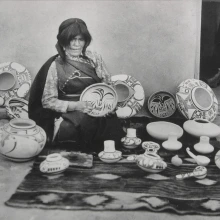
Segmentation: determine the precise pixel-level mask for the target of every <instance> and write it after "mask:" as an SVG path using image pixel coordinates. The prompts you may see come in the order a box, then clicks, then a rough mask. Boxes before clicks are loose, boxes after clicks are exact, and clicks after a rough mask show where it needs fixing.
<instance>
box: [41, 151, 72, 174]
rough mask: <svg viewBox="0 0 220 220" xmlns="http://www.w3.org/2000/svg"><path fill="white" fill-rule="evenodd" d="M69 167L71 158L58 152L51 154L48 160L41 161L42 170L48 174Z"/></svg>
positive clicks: (60, 171)
mask: <svg viewBox="0 0 220 220" xmlns="http://www.w3.org/2000/svg"><path fill="white" fill-rule="evenodd" d="M68 167H69V160H68V159H66V158H64V157H62V156H61V155H60V154H58V153H53V154H49V155H48V156H47V157H46V160H44V161H43V162H41V164H40V171H41V172H42V173H46V174H59V173H62V172H64V171H65V170H66V169H67V168H68Z"/></svg>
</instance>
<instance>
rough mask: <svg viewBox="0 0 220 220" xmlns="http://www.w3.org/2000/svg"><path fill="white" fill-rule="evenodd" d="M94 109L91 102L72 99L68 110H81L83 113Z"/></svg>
mask: <svg viewBox="0 0 220 220" xmlns="http://www.w3.org/2000/svg"><path fill="white" fill-rule="evenodd" d="M92 109H93V107H92V105H91V104H90V103H89V102H85V101H77V102H73V101H70V102H69V105H68V109H67V110H68V111H80V112H83V113H89V112H91V111H92Z"/></svg>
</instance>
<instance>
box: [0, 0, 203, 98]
mask: <svg viewBox="0 0 220 220" xmlns="http://www.w3.org/2000/svg"><path fill="white" fill-rule="evenodd" d="M70 17H79V18H82V19H83V20H84V21H85V22H86V23H87V25H88V28H89V30H90V32H91V34H92V37H93V41H92V44H91V49H95V50H96V51H97V52H98V53H100V54H101V55H102V57H103V59H104V60H105V63H106V65H107V67H108V69H109V71H110V72H111V74H112V75H117V74H128V75H132V76H134V77H136V78H137V79H138V80H139V81H140V82H141V83H142V85H143V87H144V90H145V93H146V98H147V97H149V95H151V94H152V93H153V92H156V91H159V90H166V91H169V92H172V93H175V90H176V87H177V86H178V85H179V84H180V83H181V82H182V81H183V80H185V79H187V78H194V77H195V78H198V76H199V57H200V28H201V27H200V26H201V0H187V1H186V0H176V1H175V0H164V1H162V0H154V1H153V0H152V1H9V2H6V1H1V2H0V18H1V19H0V30H1V31H0V34H1V37H0V39H1V40H0V48H1V56H0V62H1V63H3V62H7V61H15V62H18V63H20V64H22V65H24V66H25V67H27V69H28V70H29V71H30V73H31V75H32V76H33V78H34V76H35V75H36V73H37V72H38V70H39V69H40V67H41V66H42V64H43V63H44V62H45V61H46V60H47V59H48V58H49V57H50V56H52V55H54V54H55V53H56V50H55V46H54V45H55V44H56V35H57V30H58V27H59V25H60V23H61V22H62V21H63V20H65V19H67V18H70Z"/></svg>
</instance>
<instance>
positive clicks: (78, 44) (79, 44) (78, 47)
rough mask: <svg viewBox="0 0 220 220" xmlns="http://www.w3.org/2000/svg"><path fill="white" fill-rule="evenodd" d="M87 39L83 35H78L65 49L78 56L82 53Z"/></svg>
mask: <svg viewBox="0 0 220 220" xmlns="http://www.w3.org/2000/svg"><path fill="white" fill-rule="evenodd" d="M84 45H85V40H84V38H83V37H82V35H77V36H76V37H75V38H74V39H73V40H71V41H70V45H69V46H68V47H66V48H65V51H66V53H67V54H69V55H70V56H74V57H78V56H79V55H81V53H82V50H83V47H84Z"/></svg>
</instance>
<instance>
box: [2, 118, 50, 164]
mask: <svg viewBox="0 0 220 220" xmlns="http://www.w3.org/2000/svg"><path fill="white" fill-rule="evenodd" d="M45 143H46V133H45V131H44V130H43V129H42V128H41V127H39V126H38V125H36V123H35V122H34V121H33V120H31V119H21V118H15V119H12V120H11V121H10V122H9V123H6V124H5V125H4V126H3V127H1V128H0V153H1V154H2V155H3V156H4V157H6V158H8V159H9V160H13V161H18V162H19V161H20V162H22V161H28V160H31V159H33V158H34V157H35V156H36V155H38V154H39V153H40V152H41V151H42V149H43V148H44V145H45Z"/></svg>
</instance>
